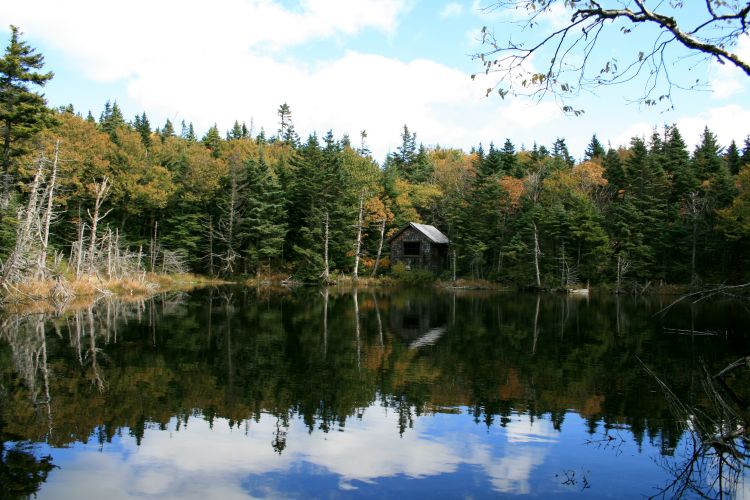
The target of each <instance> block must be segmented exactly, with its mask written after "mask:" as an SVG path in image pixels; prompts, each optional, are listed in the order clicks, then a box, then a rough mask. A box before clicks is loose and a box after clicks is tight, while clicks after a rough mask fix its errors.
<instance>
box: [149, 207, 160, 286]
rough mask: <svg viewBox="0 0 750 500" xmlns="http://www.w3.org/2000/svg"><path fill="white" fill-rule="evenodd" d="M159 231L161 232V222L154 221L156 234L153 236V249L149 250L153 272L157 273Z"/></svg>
mask: <svg viewBox="0 0 750 500" xmlns="http://www.w3.org/2000/svg"><path fill="white" fill-rule="evenodd" d="M158 231H159V221H158V220H157V221H154V232H153V234H152V236H151V248H149V254H150V258H151V272H152V273H154V272H156V257H157V255H158V254H159V250H158V248H159V247H158V243H157V241H158V240H157V238H158Z"/></svg>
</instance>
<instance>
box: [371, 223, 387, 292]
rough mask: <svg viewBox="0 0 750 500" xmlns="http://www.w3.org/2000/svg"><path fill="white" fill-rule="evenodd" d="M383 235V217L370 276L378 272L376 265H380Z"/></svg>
mask: <svg viewBox="0 0 750 500" xmlns="http://www.w3.org/2000/svg"><path fill="white" fill-rule="evenodd" d="M384 236H385V217H384V218H383V220H382V221H381V222H380V243H379V244H378V255H377V257H375V265H374V266H373V267H372V277H373V278H374V277H375V275H376V274H377V273H378V266H379V265H380V256H381V255H382V253H383V238H384Z"/></svg>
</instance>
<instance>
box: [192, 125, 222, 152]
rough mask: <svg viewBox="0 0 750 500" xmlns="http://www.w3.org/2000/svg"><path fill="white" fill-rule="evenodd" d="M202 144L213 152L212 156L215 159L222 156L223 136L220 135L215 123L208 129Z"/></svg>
mask: <svg viewBox="0 0 750 500" xmlns="http://www.w3.org/2000/svg"><path fill="white" fill-rule="evenodd" d="M191 125H192V123H191ZM201 142H202V143H203V145H204V146H206V147H207V148H208V149H210V150H211V155H212V156H213V157H214V158H218V157H219V156H221V135H220V134H219V127H217V126H216V124H215V123H214V124H213V126H212V127H211V128H209V129H208V131H207V132H206V135H204V136H203V139H201Z"/></svg>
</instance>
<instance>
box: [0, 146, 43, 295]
mask: <svg viewBox="0 0 750 500" xmlns="http://www.w3.org/2000/svg"><path fill="white" fill-rule="evenodd" d="M43 170H44V157H41V158H39V163H38V164H37V168H36V173H35V174H34V180H33V181H32V183H31V191H30V192H29V200H28V203H27V204H26V213H25V214H24V220H23V222H22V223H21V225H20V227H19V229H18V231H17V233H16V244H15V246H14V247H13V251H12V252H11V253H10V255H9V256H8V258H7V259H6V261H5V263H4V265H3V272H2V276H0V284H2V285H4V284H6V283H8V282H13V281H17V280H18V279H20V276H18V275H17V271H18V267H19V262H20V261H21V259H22V257H23V255H24V253H25V252H27V251H28V246H29V243H30V241H31V228H32V225H33V223H34V220H35V219H36V217H37V213H36V210H37V203H38V201H39V185H40V184H41V182H42V174H43Z"/></svg>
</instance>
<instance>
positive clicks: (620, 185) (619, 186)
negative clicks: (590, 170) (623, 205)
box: [603, 148, 625, 197]
mask: <svg viewBox="0 0 750 500" xmlns="http://www.w3.org/2000/svg"><path fill="white" fill-rule="evenodd" d="M603 167H604V174H603V175H604V178H605V179H607V182H609V185H610V187H611V189H612V190H613V191H614V193H615V195H616V196H617V197H619V195H618V193H619V192H620V191H621V190H623V189H625V169H624V168H623V166H622V162H621V161H620V155H619V154H617V151H615V150H614V149H612V148H609V150H607V155H606V156H605V157H604V162H603Z"/></svg>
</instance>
